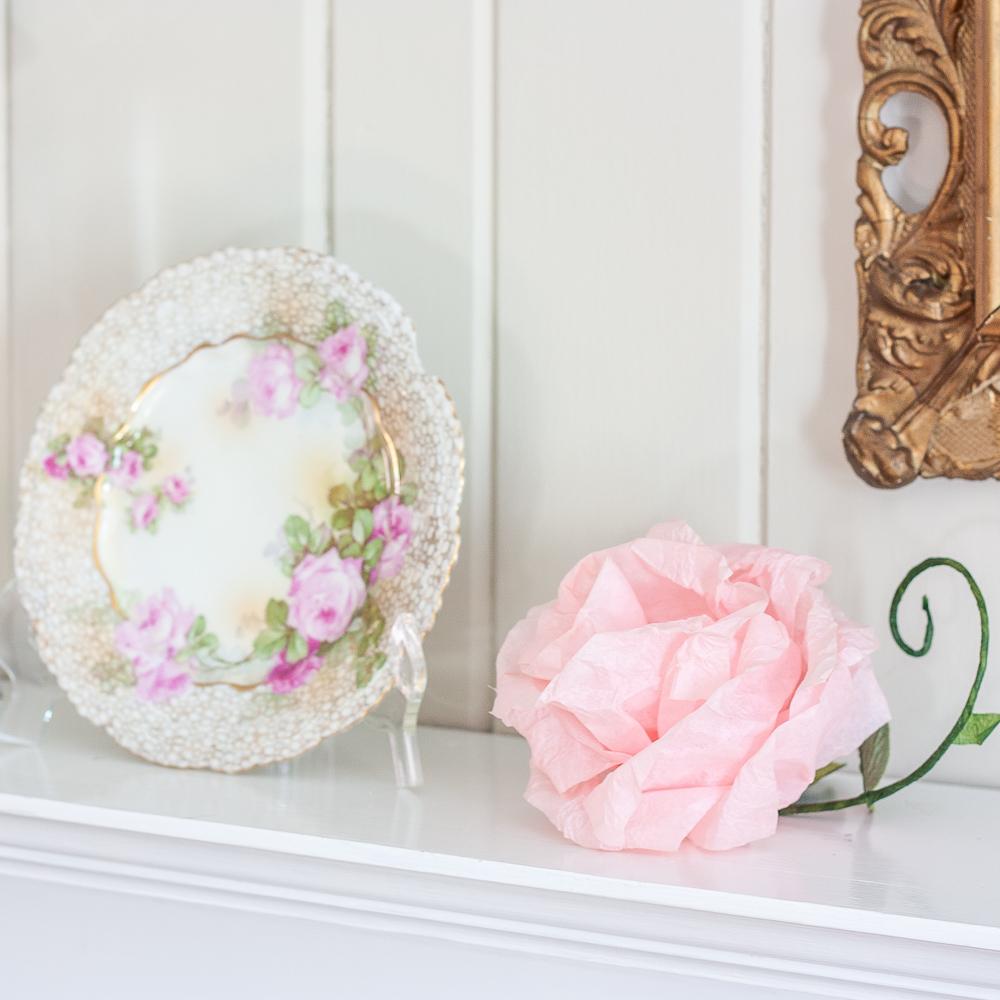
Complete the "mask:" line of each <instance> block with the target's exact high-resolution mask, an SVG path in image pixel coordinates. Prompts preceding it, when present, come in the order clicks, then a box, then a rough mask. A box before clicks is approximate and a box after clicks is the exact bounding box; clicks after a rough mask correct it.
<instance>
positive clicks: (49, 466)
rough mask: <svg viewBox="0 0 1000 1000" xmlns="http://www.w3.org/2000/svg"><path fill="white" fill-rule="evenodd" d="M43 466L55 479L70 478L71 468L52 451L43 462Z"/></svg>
mask: <svg viewBox="0 0 1000 1000" xmlns="http://www.w3.org/2000/svg"><path fill="white" fill-rule="evenodd" d="M42 468H43V469H44V470H45V472H46V474H47V475H50V476H51V477H52V478H53V479H62V480H66V479H69V469H68V467H67V466H66V463H65V462H60V461H59V456H58V455H57V454H56V453H55V452H52V453H51V454H49V455H46V456H45V461H44V462H42Z"/></svg>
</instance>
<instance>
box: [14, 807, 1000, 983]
mask: <svg viewBox="0 0 1000 1000" xmlns="http://www.w3.org/2000/svg"><path fill="white" fill-rule="evenodd" d="M0 872H2V873H3V874H5V875H10V876H15V877H20V878H25V879H34V880H40V881H45V882H50V883H58V884H62V885H70V886H78V887H83V888H87V889H91V890H100V891H106V892H118V893H125V894H129V895H138V896H146V897H153V898H157V899H164V900H173V901H179V902H184V903H188V904H197V905H205V906H216V907H220V908H225V909H235V910H240V911H244V912H249V913H257V914H265V915H272V916H281V917H296V918H299V919H304V920H311V921H318V922H323V923H328V924H335V925H342V926H351V927H356V928H357V927H360V928H367V929H370V930H372V931H374V932H378V933H387V934H406V935H416V936H419V937H423V938H431V939H437V940H443V941H451V942H459V943H464V944H468V945H479V946H486V947H490V948H499V949H504V950H508V951H514V952H519V953H523V954H532V955H540V956H547V957H554V958H563V959H570V960H574V961H583V962H593V963H598V964H603V965H612V966H618V967H622V968H631V969H647V970H652V971H657V972H664V973H667V972H669V973H673V974H675V975H684V976H688V977H692V978H694V979H696V980H698V979H701V980H708V981H716V982H727V983H733V984H740V985H746V986H758V987H766V988H773V989H782V990H798V991H800V992H802V993H806V994H813V995H817V996H829V997H844V998H858V1000H867V998H890V997H891V998H898V997H904V996H905V997H911V998H912V997H956V998H957V997H963V998H996V997H1000V989H998V988H996V987H994V986H993V985H992V982H994V981H995V974H996V971H997V969H998V967H1000V966H998V957H1000V930H998V929H997V928H987V927H972V926H968V925H961V924H950V923H945V922H941V921H933V920H926V919H920V918H910V917H901V916H892V915H888V914H872V913H867V914H864V913H861V912H859V911H853V910H841V909H839V908H837V907H829V906H819V905H813V904H804V903H791V902H783V901H779V900H761V899H756V898H750V897H740V896H735V895H730V894H728V893H725V892H715V891H708V890H696V889H690V888H682V887H676V886H654V885H650V884H645V883H627V882H622V881H620V880H617V879H607V878H601V877H599V876H586V875H576V874H568V873H560V872H554V871H551V870H547V869H534V868H529V867H525V866H520V865H509V864H503V863H499V862H487V861H477V860H475V859H471V858H456V857H452V856H443V855H433V854H427V853H426V852H420V851H410V850H406V849H402V848H391V847H385V846H378V845H369V844H359V843H350V842H344V841H336V840H326V839H324V838H318V837H310V836H302V835H296V834H287V833H276V832H273V831H266V830H254V829H248V828H243V827H232V826H227V825H224V824H218V823H207V822H202V821H195V820H181V819H175V818H174V819H171V818H165V817H150V816H144V815H139V814H133V813H127V812H120V811H117V810H107V809H100V808H94V807H87V806H79V805H71V804H67V803H59V802H49V801H44V800H38V799H30V798H23V797H21V796H15V795H6V794H5V795H0ZM428 901H433V902H432V903H429V902H428Z"/></svg>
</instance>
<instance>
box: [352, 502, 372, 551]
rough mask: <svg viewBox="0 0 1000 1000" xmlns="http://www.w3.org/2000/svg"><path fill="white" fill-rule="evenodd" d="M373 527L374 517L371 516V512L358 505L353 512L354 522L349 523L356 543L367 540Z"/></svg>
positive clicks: (360, 543)
mask: <svg viewBox="0 0 1000 1000" xmlns="http://www.w3.org/2000/svg"><path fill="white" fill-rule="evenodd" d="M374 527H375V518H374V517H373V516H372V512H371V511H370V510H365V508H364V507H359V508H358V509H357V510H356V511H355V512H354V524H353V525H351V535H352V536H353V538H354V540H355V541H356V542H357V543H358V545H363V544H364V543H365V542H366V541H367V540H368V537H369V535H371V533H372V529H373V528H374Z"/></svg>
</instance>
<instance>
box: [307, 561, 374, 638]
mask: <svg viewBox="0 0 1000 1000" xmlns="http://www.w3.org/2000/svg"><path fill="white" fill-rule="evenodd" d="M361 565H362V560H361V559H341V558H340V555H339V554H338V552H337V550H336V549H330V551H329V552H324V553H323V555H321V556H314V555H307V556H306V557H305V558H304V559H303V560H302V562H300V563H299V564H298V566H296V567H295V570H294V572H293V573H292V585H291V587H289V590H288V624H289V625H290V626H291V627H292V628H294V629H296V630H297V631H298V632H301V633H302V635H304V636H305V637H306V638H307V639H315V640H316V641H317V642H333V641H334V640H336V639H339V638H340V637H341V636H342V635H343V634H344V633H345V632H346V631H347V626H348V625H350V624H351V619H352V618H353V617H354V614H355V612H356V611H357V610H358V609H359V608H360V607H361V605H362V604H364V602H365V595H366V593H367V589H366V587H365V581H364V578H363V577H362V575H361Z"/></svg>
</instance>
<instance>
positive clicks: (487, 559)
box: [467, 0, 497, 729]
mask: <svg viewBox="0 0 1000 1000" xmlns="http://www.w3.org/2000/svg"><path fill="white" fill-rule="evenodd" d="M472 17H473V23H472V38H471V39H470V40H471V42H472V47H473V49H472V73H473V79H472V80H471V81H470V82H471V85H472V94H473V105H472V114H473V124H472V142H473V149H472V170H473V183H472V191H473V200H472V211H473V229H472V240H473V245H472V262H473V263H472V267H473V282H472V293H473V301H472V310H473V313H472V315H473V331H472V338H473V371H472V391H473V393H474V394H482V395H484V396H485V398H482V397H480V398H479V399H478V400H475V399H474V400H473V407H472V412H471V414H470V416H471V418H472V419H471V422H470V431H471V434H470V436H469V437H468V440H467V446H468V447H469V449H470V451H472V450H473V449H475V451H474V454H475V457H476V468H477V469H478V470H479V472H478V473H477V475H478V481H477V483H476V487H475V489H476V492H475V494H470V496H469V501H471V503H470V507H469V509H470V510H471V511H472V512H473V514H474V516H475V517H476V518H478V519H481V520H480V526H479V527H477V528H476V537H477V539H478V541H477V544H476V546H475V547H474V548H473V549H472V552H471V553H470V554H471V555H472V557H473V558H474V559H476V560H477V561H478V562H479V563H480V564H479V565H474V566H471V572H472V573H473V575H474V579H475V580H476V587H477V594H476V597H475V599H474V607H473V614H474V615H475V621H476V626H475V629H474V631H473V636H474V639H473V643H474V644H473V646H472V647H471V648H470V652H471V653H473V657H474V661H475V662H474V663H472V664H470V668H471V669H470V679H472V682H473V683H474V684H475V685H476V686H477V687H478V691H477V692H475V693H473V692H470V699H469V720H468V721H469V725H470V726H473V727H474V728H477V729H478V728H484V727H485V728H488V727H489V725H490V718H489V716H488V714H487V712H488V709H489V707H490V701H491V698H490V695H489V686H490V685H491V684H492V683H493V681H494V674H493V661H494V659H495V655H494V653H495V649H496V635H495V633H496V384H497V383H496V379H497V372H496V358H497V351H496V259H497V245H496V221H497V206H496V191H497V187H496V127H497V114H496V101H497V85H496V45H497V9H496V3H495V0H473V7H472ZM482 520H485V521H486V522H487V523H486V524H485V525H483V524H482V523H481V521H482ZM483 563H485V565H483Z"/></svg>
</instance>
